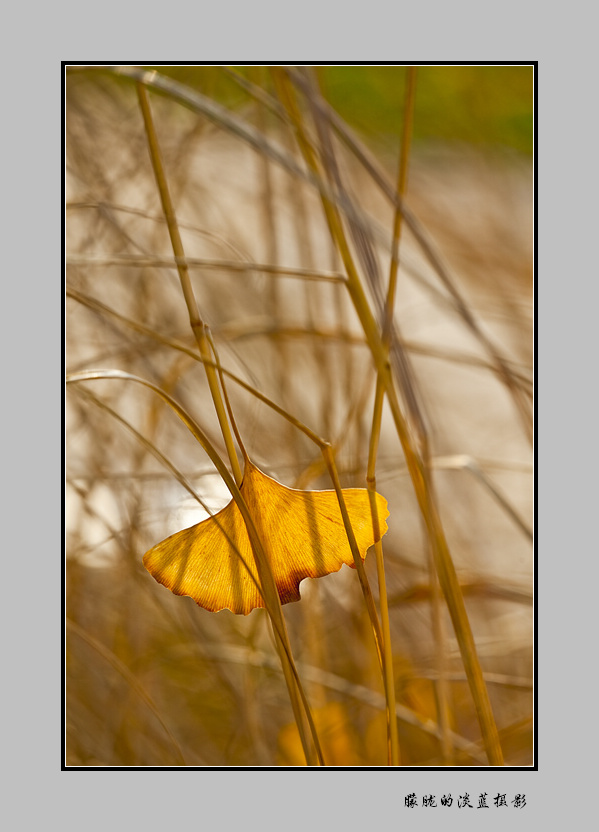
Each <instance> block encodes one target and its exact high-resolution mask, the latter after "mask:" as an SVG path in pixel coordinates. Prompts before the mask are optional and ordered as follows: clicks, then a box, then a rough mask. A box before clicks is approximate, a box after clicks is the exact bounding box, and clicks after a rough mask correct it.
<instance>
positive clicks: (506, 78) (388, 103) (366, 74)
mask: <svg viewBox="0 0 599 832" xmlns="http://www.w3.org/2000/svg"><path fill="white" fill-rule="evenodd" d="M147 68H148V69H156V70H157V71H159V72H161V73H163V74H164V75H168V76H169V77H171V78H174V79H176V80H178V81H180V82H182V83H185V84H188V85H189V86H192V87H194V88H195V89H198V90H199V91H201V92H203V93H204V94H205V95H209V96H211V97H214V98H215V99H217V100H220V101H222V102H223V103H224V104H226V105H227V106H230V107H236V106H240V105H242V104H243V103H245V102H246V101H247V100H248V97H247V95H246V93H245V92H244V91H243V90H241V89H240V87H239V86H237V84H236V83H235V81H234V80H233V79H232V78H231V77H230V76H228V75H227V74H226V73H225V72H223V71H222V67H220V66H152V67H147ZM266 69H267V67H262V66H235V67H234V70H235V71H237V72H240V73H242V74H243V75H244V76H245V77H247V78H249V79H250V80H252V81H254V83H259V84H261V85H266V86H270V82H269V78H268V73H267V71H266ZM406 74H407V67H406V66H405V65H397V66H380V65H379V66H377V65H371V66H351V65H328V66H319V67H318V75H319V79H320V83H321V85H322V88H323V92H324V93H325V96H326V97H327V99H328V100H329V101H330V102H331V104H332V105H333V106H334V107H335V109H336V110H337V111H338V112H339V114H340V115H341V116H343V118H344V119H345V120H346V121H347V122H348V123H349V124H351V125H352V126H353V127H354V128H355V129H356V130H358V131H359V132H360V133H361V134H362V135H363V136H364V137H365V138H367V139H369V140H370V141H371V142H375V143H376V144H377V145H380V146H382V147H384V146H385V145H390V146H394V145H396V139H397V137H398V136H399V132H400V129H401V123H402V110H403V101H404V91H405V83H406ZM533 85H534V67H533V66H532V64H520V65H500V64H495V65H492V66H484V65H462V66H452V65H445V66H432V65H423V66H418V72H417V86H416V109H415V118H414V142H415V143H416V144H418V143H420V144H422V143H425V142H438V141H450V142H464V143H468V144H473V145H477V146H481V147H488V148H501V147H503V148H509V149H512V150H516V151H518V152H520V153H524V154H527V155H532V152H533V114H534V96H533Z"/></svg>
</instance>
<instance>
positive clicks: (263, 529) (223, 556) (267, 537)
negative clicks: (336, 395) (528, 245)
mask: <svg viewBox="0 0 599 832" xmlns="http://www.w3.org/2000/svg"><path fill="white" fill-rule="evenodd" d="M240 491H241V494H242V495H243V498H244V499H245V501H246V503H247V506H248V509H249V512H250V514H251V517H252V519H253V521H254V525H255V527H256V530H257V532H258V535H259V537H260V540H261V542H262V544H263V546H264V549H265V552H266V555H267V557H268V560H269V564H270V568H271V571H272V574H273V577H274V580H275V584H276V587H277V591H278V593H279V597H280V599H281V603H282V604H286V603H288V602H290V601H299V599H300V593H299V584H300V581H302V580H303V579H304V578H321V577H323V576H324V575H328V574H329V573H331V572H338V571H339V569H341V566H342V564H344V563H346V564H347V565H348V566H351V567H353V566H354V560H353V556H352V553H351V549H350V545H349V542H348V539H347V533H346V530H345V526H344V524H343V519H342V517H341V511H340V508H339V503H338V501H337V494H336V493H335V491H298V490H297V489H294V488H287V487H286V486H284V485H281V483H279V482H277V481H276V480H273V479H271V477H268V476H267V475H266V474H264V473H263V472H262V471H260V469H259V468H256V466H255V465H253V464H252V463H251V462H250V461H249V460H247V461H246V466H245V472H244V477H243V482H242V483H241V486H240ZM343 497H344V500H345V504H346V506H347V512H348V515H349V519H350V521H351V525H352V528H353V532H354V536H355V538H356V543H357V545H358V550H359V552H360V555H361V557H362V559H364V558H365V557H366V551H367V549H368V548H369V547H370V546H372V545H373V544H374V543H375V535H374V532H373V520H372V513H371V509H370V499H369V496H368V491H367V490H366V489H364V488H346V489H343ZM376 506H377V514H378V524H379V528H380V531H381V536H382V535H384V534H385V532H386V531H387V524H386V522H385V519H386V518H387V517H388V516H389V511H388V509H387V501H386V500H385V498H384V497H381V495H380V494H377V495H376ZM143 562H144V566H145V567H146V569H147V570H148V571H149V572H150V574H151V575H152V576H153V577H154V578H155V579H156V580H157V581H158V582H159V583H161V584H163V585H164V586H166V587H168V589H170V590H171V592H174V593H175V594H176V595H189V596H191V597H192V598H193V599H194V601H195V602H196V603H197V604H199V605H200V607H204V609H207V610H210V611H211V612H217V611H218V610H222V609H229V610H231V611H232V612H234V613H241V614H243V615H247V614H248V613H249V612H251V611H252V610H253V609H255V608H256V607H263V606H264V601H263V599H262V597H261V595H260V592H259V589H258V586H259V580H258V570H257V567H256V561H255V559H254V554H253V551H252V546H251V544H250V539H249V536H248V532H247V528H246V525H245V522H244V520H243V517H242V515H241V512H240V510H239V508H238V507H237V504H236V502H235V501H234V500H232V501H231V502H230V503H229V504H228V505H227V506H226V507H225V508H224V509H222V511H219V512H218V514H215V515H214V516H213V517H209V518H208V519H207V520H204V521H203V522H202V523H198V524H197V525H196V526H191V528H189V529H183V531H180V532H177V533H176V534H173V535H171V536H170V537H167V538H166V540H163V541H162V543H158V544H157V545H156V546H154V547H153V548H152V549H150V550H149V551H148V552H146V554H145V555H144V559H143ZM249 572H251V573H252V574H251V575H250V574H249ZM252 576H253V577H252ZM257 584H258V586H257Z"/></svg>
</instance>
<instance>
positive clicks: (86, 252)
mask: <svg viewBox="0 0 599 832" xmlns="http://www.w3.org/2000/svg"><path fill="white" fill-rule="evenodd" d="M222 71H223V73H224V72H225V69H223V70H222ZM231 83H232V84H234V83H239V84H242V85H243V88H244V90H245V91H246V93H247V94H249V96H250V97H249V103H248V104H246V105H245V106H244V107H243V108H241V109H236V110H235V111H232V110H229V109H226V108H225V107H224V106H223V105H222V104H220V103H218V102H217V101H216V100H214V99H213V98H211V97H210V96H207V95H202V94H200V93H199V92H197V91H195V90H192V89H190V88H188V87H184V86H182V85H180V84H177V83H175V82H173V81H171V80H169V79H166V78H164V77H163V76H161V75H160V74H159V73H143V72H142V71H141V70H137V69H135V68H133V67H124V68H120V69H117V68H115V69H112V70H107V71H104V72H103V73H97V72H91V71H88V70H74V71H73V72H71V73H70V74H69V76H68V83H67V148H66V150H67V209H66V210H67V213H66V250H67V302H66V303H67V330H66V337H67V366H68V372H69V382H70V383H69V385H68V391H67V408H66V416H67V426H66V427H67V504H66V521H67V546H68V551H67V562H66V581H67V609H66V615H67V659H66V674H67V680H66V693H67V764H69V765H74V766H96V765H99V766H181V765H185V766H270V765H281V766H294V765H306V764H308V765H322V764H324V765H336V766H384V765H389V764H391V765H408V766H436V765H455V766H464V765H467V766H472V765H481V766H486V765H502V764H504V765H508V766H510V765H511V766H515V765H531V764H532V762H533V760H532V726H533V713H532V664H533V662H532V647H533V637H532V626H533V606H532V581H533V548H532V531H531V523H532V513H533V478H532V364H533V356H532V348H533V314H532V313H533V303H532V172H531V170H530V169H529V167H528V166H527V164H525V163H524V162H522V161H521V160H514V159H509V160H506V159H498V158H494V159H490V158H487V157H482V156H481V155H479V154H474V153H472V152H470V153H465V152H464V153H459V154H457V153H456V152H449V151H447V150H444V151H439V150H436V151H430V150H429V151H428V152H418V151H416V152H414V153H413V154H412V156H411V158H410V156H409V154H408V153H407V150H408V147H409V142H408V139H409V131H408V130H407V129H406V131H405V133H404V143H403V146H404V153H403V156H402V157H401V159H402V161H401V162H400V166H399V167H400V176H399V182H396V181H395V180H396V174H395V173H394V172H393V173H391V174H389V171H394V170H395V168H396V167H397V161H390V160H386V159H383V160H380V159H376V158H374V157H373V156H372V154H371V152H370V151H369V150H368V149H366V148H365V147H364V146H363V145H362V143H361V142H360V140H359V139H358V138H357V137H356V136H355V135H354V134H353V133H352V132H351V130H350V128H349V127H348V126H347V125H346V124H345V123H344V122H342V121H341V120H340V119H339V117H338V116H337V115H336V114H335V113H334V111H332V110H331V108H330V107H329V106H328V105H327V103H326V100H325V99H324V97H323V96H322V94H321V92H320V90H319V86H318V82H317V80H316V78H315V76H314V74H313V73H312V71H311V68H309V67H304V68H301V69H292V68H281V67H273V68H271V71H270V72H269V73H266V74H264V75H263V76H262V80H261V83H260V85H259V86H258V85H255V84H253V83H251V82H250V81H248V80H247V79H246V77H245V76H241V75H237V74H235V73H233V75H232V77H231ZM410 112H411V110H410V102H409V100H408V101H407V103H406V110H405V113H404V119H405V122H406V125H408V126H409V117H410ZM399 118H400V115H399V114H398V119H399ZM408 171H409V174H408ZM402 176H403V180H402ZM390 287H391V288H390ZM194 316H195V317H194ZM190 323H191V326H190ZM246 459H251V460H252V463H253V464H255V465H257V466H259V468H260V469H261V470H262V471H263V472H265V473H266V474H268V475H269V477H271V478H273V479H274V480H277V481H278V482H279V483H281V484H282V485H284V486H286V487H287V488H294V489H301V490H305V489H309V490H310V491H318V490H321V489H327V490H332V491H333V494H334V495H335V497H336V499H337V500H338V501H339V511H340V514H339V518H340V521H339V522H340V523H341V524H345V525H340V526H339V528H340V529H343V528H345V530H346V533H347V547H348V548H347V555H346V556H345V557H344V558H342V559H343V560H344V561H345V562H346V563H349V564H350V565H353V566H354V567H357V569H348V568H347V567H346V566H343V567H341V568H340V569H339V566H340V564H341V561H339V562H338V563H337V566H336V569H338V570H339V571H335V569H334V568H332V567H331V568H327V569H324V572H323V571H320V572H316V571H315V572H314V574H323V573H325V572H330V573H331V574H326V577H321V578H319V579H318V580H313V579H307V580H305V581H303V583H302V584H301V589H300V591H301V595H302V600H301V601H299V602H296V603H288V604H285V605H284V607H281V600H283V601H286V600H289V599H288V598H287V597H285V596H284V595H283V597H281V590H280V586H279V583H278V582H277V577H278V576H277V574H276V570H277V568H278V567H277V566H276V563H275V561H276V558H274V556H272V554H269V546H277V545H278V543H276V542H274V543H271V538H272V540H273V541H278V540H279V539H280V537H277V536H276V535H275V534H274V532H273V533H272V534H271V533H270V532H269V531H268V530H266V531H265V530H264V527H263V524H261V523H260V522H259V520H260V517H261V516H262V514H263V513H264V512H261V511H260V506H259V504H258V505H256V504H255V501H254V503H252V504H251V505H250V504H249V502H248V503H247V504H246V503H245V501H244V493H245V492H247V487H245V492H244V488H241V490H240V486H241V484H242V480H241V478H242V475H243V463H244V460H246ZM357 488H362V489H369V490H370V493H371V494H373V493H374V489H376V491H377V492H379V493H380V494H381V495H383V497H384V498H385V499H386V501H387V503H388V507H389V512H390V514H389V517H388V518H387V524H388V531H387V533H386V534H385V535H384V537H382V533H384V529H383V528H382V527H381V529H380V530H379V531H380V533H377V529H376V523H377V522H378V518H377V511H376V510H375V511H374V512H373V516H372V517H370V516H368V517H367V520H368V523H369V524H373V528H371V530H370V532H369V536H368V541H367V543H368V545H370V543H374V541H375V540H376V541H377V543H376V547H373V548H371V549H370V552H369V554H368V555H367V557H366V559H365V560H364V561H363V560H362V558H363V552H361V551H360V552H358V549H359V548H360V546H358V547H356V541H355V540H354V541H353V545H352V536H353V527H354V526H355V525H356V516H355V514H352V513H351V512H350V515H347V516H346V515H345V514H344V510H343V506H344V504H345V503H344V496H343V495H344V493H345V492H344V489H357ZM261 493H262V492H261ZM266 493H267V494H268V493H269V492H268V490H267V492H266ZM348 493H350V494H351V493H354V492H351V491H350V492H348ZM364 493H365V494H367V493H368V492H364ZM268 499H270V497H267V498H265V500H268ZM273 499H274V498H273ZM327 499H328V498H327ZM231 500H233V501H234V502H235V504H236V506H239V507H240V510H241V514H240V515H239V516H240V517H241V516H242V515H243V518H244V522H245V523H246V525H247V527H248V534H249V541H250V544H251V551H252V552H253V553H254V555H255V558H256V563H255V564H254V565H253V566H252V570H253V572H252V579H251V580H252V581H253V582H254V585H255V586H256V587H257V590H256V591H257V593H258V594H257V595H256V597H257V598H260V599H262V601H263V603H262V602H261V607H262V608H260V609H254V611H253V612H251V613H250V614H248V615H235V614H234V613H232V612H230V611H229V610H223V611H221V612H218V613H214V612H210V611H208V610H207V609H203V608H201V607H199V606H197V605H196V603H194V601H193V600H192V598H188V597H179V596H178V595H175V594H172V593H170V592H169V591H168V590H167V589H166V588H165V587H164V586H161V585H159V583H157V582H156V581H154V580H153V578H152V576H151V575H150V574H149V572H148V571H146V570H145V569H144V567H143V564H142V557H143V555H144V553H145V552H146V551H147V550H149V549H151V548H152V547H154V546H155V545H156V544H157V543H159V541H162V540H163V539H165V538H167V537H168V536H169V535H172V534H173V533H175V532H178V531H180V530H181V529H185V528H188V527H190V526H193V525H194V524H196V523H198V522H200V521H202V520H205V519H206V518H208V517H210V516H213V515H215V514H216V513H217V512H219V511H220V510H221V509H223V508H224V506H225V505H226V504H227V503H229V502H230V501H231ZM258 502H259V501H258ZM374 504H375V505H376V500H375V501H374ZM244 505H245V508H244ZM327 505H328V504H327ZM364 505H365V506H367V502H366V503H364ZM248 506H249V508H248ZM360 506H362V503H360ZM350 507H351V506H350ZM236 510H237V509H236ZM246 510H247V511H248V512H249V513H248V515H247V516H246V514H245V513H244V512H245V511H246ZM335 510H337V509H335ZM364 510H365V511H366V509H364ZM352 511H353V508H352ZM319 517H320V515H319ZM384 519H385V518H384V516H382V517H381V518H380V522H381V523H382V522H384ZM271 521H272V518H271ZM295 522H297V523H298V524H299V526H298V528H300V527H301V518H295V517H294V518H293V519H290V516H289V515H286V514H283V516H282V517H281V523H284V524H285V528H286V529H287V528H288V527H290V528H291V532H290V533H289V534H288V535H287V537H288V538H289V537H291V538H295V537H297V539H298V540H299V539H302V540H303V539H304V538H302V536H301V534H300V533H299V532H296V529H295V527H294V526H293V523H295ZM252 529H253V531H252ZM302 533H303V532H302ZM320 533H321V532H319V531H318V530H314V529H312V530H310V529H308V531H307V532H306V534H308V535H310V534H312V535H313V536H314V540H316V538H317V536H318V535H319V534H320ZM364 539H365V540H366V537H365V538H364ZM202 540H205V538H204V537H203V538H202ZM250 544H248V545H250ZM231 545H232V548H231V552H233V556H235V551H236V549H235V545H234V544H231ZM335 545H337V544H335ZM344 545H345V544H344ZM317 548H318V547H315V550H316V549H317ZM362 548H364V547H363V546H362ZM248 551H250V550H249V549H248ZM200 554H201V556H202V557H205V555H204V553H203V552H202V553H200ZM208 554H210V556H211V553H210V552H209V553H208ZM202 557H201V558H200V561H199V562H200V564H201V563H202ZM352 557H353V559H354V560H353V564H352ZM182 562H184V561H181V559H179V560H178V561H177V564H178V567H180V566H181V563H182ZM325 565H326V564H325ZM162 566H163V565H162V563H161V564H159V568H157V569H156V571H157V572H159V573H160V571H161V569H162ZM245 568H247V567H246V565H244V563H241V564H240V569H241V570H242V571H243V569H245ZM273 570H274V571H275V573H274V574H273ZM294 574H295V573H294ZM302 574H313V573H312V572H310V571H309V570H307V571H305V572H304V573H302ZM300 577H301V575H300ZM273 579H274V580H273ZM171 583H172V581H171ZM175 583H176V581H175ZM184 586H185V588H186V591H185V593H184V594H190V595H193V592H187V587H188V586H189V584H188V583H185V584H184ZM175 591H176V590H175ZM248 592H249V590H248ZM194 597H195V596H194ZM199 597H200V598H201V597H203V596H201V595H199ZM196 600H197V598H196ZM228 605H229V606H231V604H228ZM255 605H256V604H254V606H255ZM241 606H243V605H240V611H243V612H247V609H246V608H245V607H244V608H243V610H241Z"/></svg>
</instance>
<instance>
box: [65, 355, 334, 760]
mask: <svg viewBox="0 0 599 832" xmlns="http://www.w3.org/2000/svg"><path fill="white" fill-rule="evenodd" d="M96 379H121V380H125V381H133V382H136V383H138V384H142V385H143V386H145V387H147V388H149V389H150V390H152V391H153V392H155V393H157V394H158V395H159V396H160V397H161V398H162V399H163V400H164V401H165V402H166V403H167V404H168V405H169V406H170V407H171V408H172V410H173V411H174V412H175V413H176V415H177V416H178V417H179V418H180V419H181V421H182V422H183V424H184V425H185V426H186V427H187V429H188V430H189V431H190V433H191V434H192V435H193V436H194V438H195V439H196V440H197V441H198V442H199V443H200V445H201V446H202V448H203V449H204V451H205V452H206V453H207V454H208V456H209V457H210V459H211V461H212V462H213V464H214V466H215V467H216V469H217V470H218V473H219V474H220V475H221V477H222V479H223V481H224V482H225V485H226V486H227V488H228V489H229V491H230V493H231V496H232V498H233V499H234V500H235V502H236V504H237V506H238V508H239V511H240V512H241V515H242V517H243V519H244V522H245V524H246V527H247V530H248V535H249V537H250V541H251V544H252V549H253V552H254V556H255V560H256V566H257V569H258V576H259V579H260V585H261V588H260V591H261V594H262V596H263V598H264V603H265V606H266V610H267V613H268V615H269V620H270V621H271V623H272V626H273V632H274V634H275V643H276V645H277V651H278V653H279V657H280V660H281V666H282V670H283V674H284V676H285V680H286V682H287V689H288V691H289V697H290V700H291V705H292V708H293V712H294V716H295V719H296V722H297V726H298V731H299V733H300V737H301V738H302V745H303V747H304V751H305V754H306V762H307V764H308V765H314V764H318V765H324V759H323V757H322V750H321V748H320V743H319V741H318V735H317V733H316V728H315V726H314V722H313V719H312V715H311V712H310V708H309V705H308V701H307V699H306V696H305V692H304V690H303V686H302V684H301V680H300V678H299V675H298V672H297V668H296V667H295V663H294V659H293V655H292V652H291V645H290V643H289V636H288V634H287V628H286V625H285V619H284V617H283V612H282V609H281V601H280V598H279V594H278V592H277V589H276V586H275V582H274V578H273V576H272V572H271V570H270V566H269V562H268V558H267V556H266V553H265V551H264V548H263V546H262V543H261V541H260V537H259V535H258V532H257V530H256V527H255V525H254V521H253V518H252V516H251V514H250V512H249V510H248V507H247V505H246V502H245V500H244V498H243V495H242V494H241V491H240V490H239V486H238V485H237V483H236V482H235V480H234V478H233V477H232V476H231V474H230V473H229V471H228V469H227V467H226V465H225V464H224V463H223V461H222V460H221V458H220V457H219V455H218V454H217V452H216V450H215V448H214V447H213V445H212V444H211V442H210V440H209V439H208V437H207V436H206V434H205V433H204V431H203V430H202V429H201V428H200V426H199V425H198V424H197V422H196V421H195V420H194V419H193V418H192V417H191V416H190V415H189V414H188V413H187V411H186V410H185V409H184V408H183V407H181V405H180V404H178V402H176V401H175V400H174V399H173V398H172V397H171V396H169V395H168V393H165V392H164V390H161V389H160V388H159V387H157V386H156V385H155V384H152V382H150V381H147V380H146V379H143V378H140V377H139V376H134V375H132V374H130V373H125V372H122V371H121V370H88V371H87V372H82V373H73V374H71V375H69V376H67V383H69V384H72V383H76V382H82V381H92V380H96ZM244 566H245V568H246V569H247V568H248V567H247V564H245V563H244ZM248 571H249V570H248ZM304 719H306V720H307V722H308V726H309V730H310V732H311V737H312V742H313V746H312V744H311V743H310V742H309V739H308V736H307V733H306V728H305V724H304Z"/></svg>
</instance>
